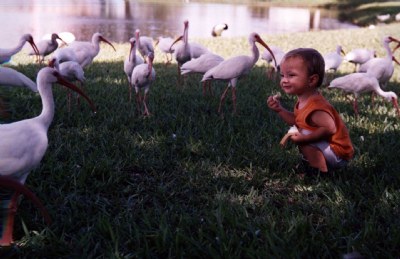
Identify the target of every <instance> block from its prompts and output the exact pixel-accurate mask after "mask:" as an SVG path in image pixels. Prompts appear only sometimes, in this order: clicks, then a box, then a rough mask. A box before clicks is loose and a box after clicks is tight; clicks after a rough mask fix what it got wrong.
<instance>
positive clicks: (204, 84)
mask: <svg viewBox="0 0 400 259" xmlns="http://www.w3.org/2000/svg"><path fill="white" fill-rule="evenodd" d="M206 83H207V81H204V82H202V83H201V84H202V86H203V97H206V87H207V86H206Z"/></svg>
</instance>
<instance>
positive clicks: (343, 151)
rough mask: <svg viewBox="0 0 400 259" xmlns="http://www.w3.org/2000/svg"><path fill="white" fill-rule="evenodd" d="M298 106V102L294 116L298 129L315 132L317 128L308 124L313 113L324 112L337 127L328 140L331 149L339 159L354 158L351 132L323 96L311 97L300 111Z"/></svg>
mask: <svg viewBox="0 0 400 259" xmlns="http://www.w3.org/2000/svg"><path fill="white" fill-rule="evenodd" d="M298 105H299V103H298V102H297V103H296V105H295V108H294V116H295V121H296V126H297V127H298V128H300V129H307V130H310V131H314V130H316V127H313V126H311V125H310V124H309V122H308V120H309V116H310V115H311V113H312V112H314V111H324V112H326V113H328V114H329V115H330V116H332V118H333V120H334V121H335V125H336V133H335V134H333V135H332V136H331V137H330V138H329V139H328V142H329V145H330V147H331V148H332V150H333V152H335V154H336V155H337V156H338V157H340V158H342V159H344V160H350V159H351V158H353V155H354V149H353V145H352V143H351V139H350V135H349V131H348V130H347V128H346V125H345V124H344V122H343V120H342V118H341V117H340V115H339V113H338V112H337V111H336V110H335V108H334V107H333V106H332V105H331V104H330V103H329V102H328V101H327V100H326V99H325V98H324V97H323V96H322V95H321V94H318V95H314V96H311V97H310V99H309V100H308V101H307V103H306V105H305V106H304V107H303V108H301V109H298Z"/></svg>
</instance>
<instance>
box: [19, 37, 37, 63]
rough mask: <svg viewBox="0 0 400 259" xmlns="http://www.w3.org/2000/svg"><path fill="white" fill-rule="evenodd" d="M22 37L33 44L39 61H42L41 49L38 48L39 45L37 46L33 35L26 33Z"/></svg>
mask: <svg viewBox="0 0 400 259" xmlns="http://www.w3.org/2000/svg"><path fill="white" fill-rule="evenodd" d="M22 39H23V40H24V41H25V42H28V43H29V44H31V46H32V49H33V51H34V52H35V54H36V57H37V61H38V62H39V61H40V52H39V49H38V47H37V46H36V44H35V42H34V41H33V37H32V35H30V34H25V35H24V36H22Z"/></svg>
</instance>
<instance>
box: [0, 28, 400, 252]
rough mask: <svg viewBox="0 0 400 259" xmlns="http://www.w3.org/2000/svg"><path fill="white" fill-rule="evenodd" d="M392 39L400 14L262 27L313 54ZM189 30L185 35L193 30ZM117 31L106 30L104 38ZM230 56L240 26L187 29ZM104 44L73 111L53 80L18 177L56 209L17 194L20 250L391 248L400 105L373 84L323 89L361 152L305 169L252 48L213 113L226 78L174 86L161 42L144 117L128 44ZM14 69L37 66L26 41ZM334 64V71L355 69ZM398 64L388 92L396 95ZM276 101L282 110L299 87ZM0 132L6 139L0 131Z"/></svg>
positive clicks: (13, 92)
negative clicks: (132, 93)
mask: <svg viewBox="0 0 400 259" xmlns="http://www.w3.org/2000/svg"><path fill="white" fill-rule="evenodd" d="M385 35H392V36H393V37H396V38H400V29H399V26H398V25H386V26H381V27H377V28H376V29H374V30H369V29H357V30H341V31H322V32H307V33H296V34H283V35H273V36H271V35H261V36H262V38H263V39H264V40H265V42H267V44H269V45H270V46H271V45H277V46H280V47H281V48H282V49H284V50H290V49H292V48H296V47H313V48H316V49H317V50H319V51H320V52H321V53H322V54H324V53H327V52H330V51H334V50H335V49H336V45H337V44H341V45H342V47H343V49H344V51H346V52H348V51H350V50H352V49H354V48H362V47H368V48H375V49H376V51H377V55H378V56H384V55H385V51H384V50H383V47H382V43H381V41H382V38H383V36H385ZM189 37H190V35H189ZM111 40H112V39H111ZM192 40H193V41H197V42H199V43H201V44H204V45H205V46H207V47H208V48H209V49H210V50H212V51H214V52H215V53H218V54H220V55H222V56H223V57H225V58H228V57H231V56H236V55H240V54H248V53H249V47H248V43H247V38H245V37H243V38H224V37H222V38H208V39H192ZM115 47H116V49H117V51H116V52H114V51H113V50H112V49H111V48H110V47H109V46H107V45H102V46H101V51H100V54H99V55H98V57H97V58H96V59H95V62H94V63H93V64H92V65H90V66H89V67H87V69H85V76H86V78H87V82H86V83H85V86H84V91H85V92H86V93H87V94H88V96H90V98H91V99H92V100H93V101H94V103H95V104H96V105H97V108H98V112H97V113H96V114H93V113H92V112H91V110H90V108H89V106H88V105H87V103H86V102H82V103H81V105H80V106H76V105H74V106H72V109H71V112H68V109H67V105H66V93H67V92H66V90H65V89H63V88H62V87H60V86H59V85H55V86H54V87H53V91H54V97H55V102H56V114H55V117H54V120H53V123H52V125H51V126H50V129H49V132H48V137H49V148H48V150H47V153H46V154H45V156H44V158H43V160H42V163H41V165H40V166H39V167H38V168H37V169H36V170H34V171H33V172H32V173H31V174H30V175H29V177H28V179H27V182H26V185H27V186H28V187H29V188H30V189H31V190H33V191H34V192H35V193H36V194H37V195H38V197H39V198H40V199H41V200H42V201H43V202H44V204H45V206H46V207H47V209H48V210H49V213H50V214H51V216H52V218H53V224H52V225H51V226H46V225H45V224H44V222H43V219H42V217H41V215H40V214H39V212H38V210H37V209H36V208H35V207H33V205H31V203H30V202H29V201H27V200H26V199H22V200H21V203H20V207H19V210H18V214H17V216H16V223H15V229H14V238H15V240H16V244H17V245H18V251H17V257H21V258H228V257H229V258H310V257H311V258H341V257H342V256H343V255H344V254H347V253H351V252H353V251H358V252H359V253H360V254H361V255H363V256H365V257H366V258H398V256H399V244H400V227H399V226H400V219H399V215H400V207H399V204H400V174H399V172H400V160H399V155H398V151H399V149H400V141H399V140H400V129H399V117H397V115H396V112H395V110H394V109H393V107H392V105H391V103H388V102H385V101H384V100H383V99H382V98H377V100H376V103H375V105H374V106H372V105H371V100H370V96H369V95H364V96H363V98H362V100H361V101H360V103H359V107H360V116H359V117H358V118H356V117H355V116H354V112H353V109H352V105H351V104H350V102H349V101H348V100H347V99H346V97H345V96H344V95H343V94H342V93H341V92H340V91H339V90H331V91H329V90H327V89H326V88H325V87H324V88H322V89H321V91H322V93H323V94H324V96H326V98H327V99H329V100H330V101H331V103H332V104H333V105H334V106H335V107H336V108H337V110H338V111H339V112H340V114H341V115H342V117H343V119H344V121H345V123H346V124H347V126H348V128H349V131H350V134H351V137H352V140H353V144H354V147H355V150H356V154H355V158H354V160H352V161H351V163H350V164H349V166H348V168H346V169H343V170H341V171H338V172H336V173H335V174H334V175H332V176H331V177H330V178H328V179H317V178H310V179H306V180H302V179H300V178H298V177H297V176H296V174H295V173H294V167H295V166H296V165H297V163H298V162H299V156H298V151H297V149H296V147H295V146H294V145H293V144H290V143H289V144H288V146H287V147H286V148H285V149H282V148H280V146H279V141H280V139H281V138H282V137H283V135H284V134H285V133H286V131H287V130H288V126H286V125H285V124H284V123H283V122H282V121H281V120H280V119H279V118H278V116H277V115H276V114H274V112H272V111H270V110H269V109H268V108H267V106H266V97H267V96H268V95H271V94H275V93H276V92H279V91H280V88H279V85H278V83H277V82H274V81H271V80H268V79H267V78H266V75H265V70H266V64H265V63H264V62H263V61H262V60H260V61H259V62H258V63H257V64H256V66H255V67H254V68H253V70H252V72H251V73H250V75H248V76H247V77H245V78H243V79H241V80H239V83H238V89H237V97H238V99H237V103H238V114H237V115H233V114H232V113H231V110H232V103H231V100H230V98H227V100H226V105H225V106H224V114H225V115H224V117H221V116H220V115H219V114H218V113H217V108H218V103H219V96H220V94H221V92H222V90H223V89H224V88H225V83H223V82H215V83H213V89H214V93H215V96H207V97H203V96H202V89H201V86H200V82H199V81H200V76H198V75H190V76H188V77H187V78H186V83H185V85H183V86H178V85H177V73H176V70H177V65H176V63H173V64H171V65H169V66H165V65H164V60H165V59H164V56H163V55H162V54H161V53H160V52H159V51H158V50H157V51H156V59H155V62H156V63H155V70H156V73H157V78H156V81H155V82H154V84H153V85H152V86H151V89H150V97H149V109H150V112H151V113H152V116H150V117H148V118H144V117H143V116H141V115H140V114H137V113H136V112H135V103H134V102H131V103H130V102H129V101H128V86H127V79H126V77H125V75H124V73H123V69H122V68H123V59H124V58H125V56H126V55H127V53H128V51H129V45H128V44H115ZM13 62H14V64H15V65H14V66H13V68H15V69H17V70H19V71H21V72H23V73H24V74H26V75H28V76H29V77H30V78H32V79H34V78H35V77H36V73H37V72H38V71H39V69H40V67H39V65H38V64H33V63H32V59H30V58H27V57H26V55H25V53H21V54H18V55H17V56H16V57H15V58H14V60H13ZM352 70H353V66H352V65H350V64H347V63H343V64H342V66H341V67H340V69H339V71H338V73H339V74H338V75H336V76H339V75H340V74H347V73H350V72H352ZM399 71H400V69H399V67H396V68H395V73H394V75H393V77H392V79H391V81H390V83H389V85H388V87H387V89H386V90H391V91H394V92H396V93H400V83H399ZM0 94H1V95H3V96H5V97H6V99H7V102H8V105H9V110H10V117H9V118H8V119H7V120H6V122H7V123H8V122H12V121H18V120H21V119H24V118H30V117H33V116H37V115H38V114H39V113H40V111H41V101H40V98H39V95H38V94H35V93H32V92H30V91H29V90H26V89H5V88H1V89H0ZM282 100H283V102H284V104H285V105H286V107H288V108H291V107H293V105H294V102H295V99H294V98H293V97H291V96H287V95H285V94H283V95H282ZM0 141H1V140H0Z"/></svg>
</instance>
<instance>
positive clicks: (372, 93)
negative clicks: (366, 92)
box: [371, 92, 375, 107]
mask: <svg viewBox="0 0 400 259" xmlns="http://www.w3.org/2000/svg"><path fill="white" fill-rule="evenodd" d="M374 100H375V92H371V105H372V107H374Z"/></svg>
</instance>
